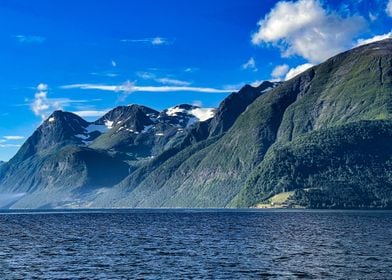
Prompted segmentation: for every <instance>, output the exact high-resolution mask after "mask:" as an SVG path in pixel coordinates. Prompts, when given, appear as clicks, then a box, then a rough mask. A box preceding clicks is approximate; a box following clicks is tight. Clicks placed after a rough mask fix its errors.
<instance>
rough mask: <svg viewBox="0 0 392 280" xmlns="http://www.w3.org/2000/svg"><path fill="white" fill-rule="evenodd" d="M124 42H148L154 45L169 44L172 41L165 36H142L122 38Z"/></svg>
mask: <svg viewBox="0 0 392 280" xmlns="http://www.w3.org/2000/svg"><path fill="white" fill-rule="evenodd" d="M121 42H123V43H147V44H151V45H153V46H160V45H168V44H170V43H171V41H170V40H169V39H167V38H163V37H153V38H142V39H122V40H121Z"/></svg>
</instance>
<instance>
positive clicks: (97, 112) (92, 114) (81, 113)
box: [73, 109, 110, 118]
mask: <svg viewBox="0 0 392 280" xmlns="http://www.w3.org/2000/svg"><path fill="white" fill-rule="evenodd" d="M109 111H110V109H106V110H84V111H75V112H73V113H74V114H76V115H78V116H80V117H82V118H83V117H102V116H103V115H105V114H106V113H107V112H109Z"/></svg>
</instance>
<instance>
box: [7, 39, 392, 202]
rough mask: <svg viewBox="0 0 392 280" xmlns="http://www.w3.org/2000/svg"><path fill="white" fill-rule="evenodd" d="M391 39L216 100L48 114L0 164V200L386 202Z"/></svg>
mask: <svg viewBox="0 0 392 280" xmlns="http://www.w3.org/2000/svg"><path fill="white" fill-rule="evenodd" d="M390 143H392V40H391V39H387V40H383V41H379V42H376V43H372V44H368V45H365V46H360V47H358V48H355V49H352V50H349V51H347V52H344V53H341V54H339V55H337V56H335V57H332V58H330V59H328V60H327V61H325V62H324V63H322V64H320V65H317V66H314V67H312V68H310V69H308V70H307V71H305V72H303V73H301V74H299V75H298V76H296V77H294V78H292V79H290V80H288V81H285V82H268V81H266V82H263V83H262V84H261V85H260V86H258V87H252V86H249V85H246V86H244V87H243V88H242V89H241V90H240V91H238V92H235V93H232V94H231V95H229V96H228V97H227V98H226V99H225V100H223V101H222V103H221V104H220V106H219V107H218V108H200V107H197V106H193V105H187V104H182V105H178V106H175V107H172V108H169V109H166V110H163V111H161V112H158V111H156V110H154V109H151V108H148V107H145V106H141V105H130V106H120V107H117V108H115V109H113V110H111V111H110V112H108V113H107V114H106V115H104V116H103V117H102V118H100V119H98V120H96V121H95V122H87V121H85V120H84V119H82V118H80V117H79V116H77V115H75V114H72V113H69V112H63V111H55V112H53V114H52V115H51V116H49V117H48V118H47V119H46V120H45V121H44V122H43V123H42V124H41V125H40V126H39V127H38V129H37V130H36V131H35V132H34V133H33V135H32V136H30V137H29V138H28V139H27V141H26V142H25V143H24V144H23V145H22V147H21V148H20V150H19V151H18V153H17V154H16V155H15V156H14V157H13V158H12V159H11V160H10V161H9V162H6V163H2V164H0V207H3V208H91V207H94V208H127V207H131V208H132V207H139V208H149V207H154V208H158V207H268V208H269V207H306V208H363V209H373V208H375V209H377V208H383V209H385V208H392V173H391V170H392V169H391V168H392V161H391V159H392V147H391V145H390Z"/></svg>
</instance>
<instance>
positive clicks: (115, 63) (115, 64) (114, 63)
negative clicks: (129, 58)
mask: <svg viewBox="0 0 392 280" xmlns="http://www.w3.org/2000/svg"><path fill="white" fill-rule="evenodd" d="M111 64H112V66H113V67H116V66H117V62H116V61H114V60H113V59H112V60H111Z"/></svg>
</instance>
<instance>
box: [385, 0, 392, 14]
mask: <svg viewBox="0 0 392 280" xmlns="http://www.w3.org/2000/svg"><path fill="white" fill-rule="evenodd" d="M385 12H386V13H387V15H388V16H390V17H392V0H389V1H388V4H387V8H386V9H385Z"/></svg>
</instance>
